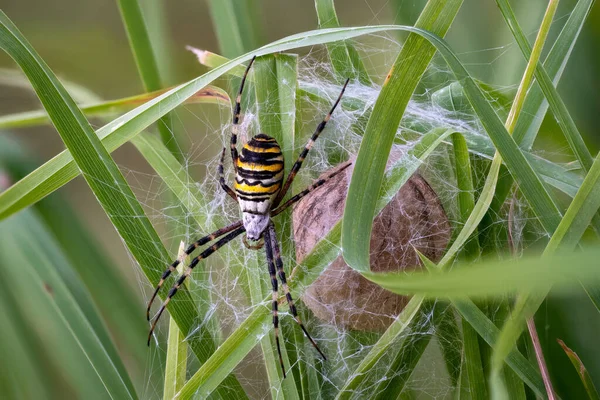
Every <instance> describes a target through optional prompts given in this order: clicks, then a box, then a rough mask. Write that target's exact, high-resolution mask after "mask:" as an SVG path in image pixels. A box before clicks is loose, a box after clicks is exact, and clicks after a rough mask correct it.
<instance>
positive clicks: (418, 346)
mask: <svg viewBox="0 0 600 400" xmlns="http://www.w3.org/2000/svg"><path fill="white" fill-rule="evenodd" d="M440 308H441V307H440V306H439V305H437V306H436V305H435V304H434V305H432V304H431V302H429V304H424V305H423V306H422V308H421V310H420V311H419V315H418V316H417V319H416V320H415V321H414V323H413V324H411V325H413V326H411V327H410V328H414V327H418V326H423V324H428V323H431V322H433V323H434V324H436V326H438V325H439V323H440V320H441V317H442V314H441V313H442V311H441V310H440ZM444 309H445V307H444ZM432 312H433V321H431V314H432ZM430 321H431V322H430ZM406 331H407V332H405V333H406V334H407V336H408V337H405V338H404V340H403V341H402V344H401V346H397V347H396V346H393V347H392V349H390V350H392V351H394V352H397V354H396V357H395V358H394V359H393V360H392V361H391V363H390V365H389V369H388V371H386V372H385V375H383V377H381V376H377V377H376V378H377V379H379V381H380V384H379V385H378V386H377V387H376V388H375V389H373V391H372V393H376V394H377V395H376V396H374V397H373V398H374V399H377V400H385V399H395V398H397V397H398V396H399V395H400V394H401V393H402V392H403V391H404V389H405V388H406V383H407V382H408V381H409V379H410V377H411V375H412V373H413V372H414V370H415V367H416V366H417V364H418V363H419V360H420V359H421V356H422V355H423V353H424V352H425V349H426V348H427V346H428V345H429V343H430V341H431V338H432V336H433V335H432V334H430V333H428V332H427V333H419V334H417V335H414V336H413V335H410V332H411V330H410V329H406ZM376 346H377V345H376ZM390 374H391V375H390ZM390 376H391V379H390V378H389V377H390ZM369 383H370V382H369Z"/></svg>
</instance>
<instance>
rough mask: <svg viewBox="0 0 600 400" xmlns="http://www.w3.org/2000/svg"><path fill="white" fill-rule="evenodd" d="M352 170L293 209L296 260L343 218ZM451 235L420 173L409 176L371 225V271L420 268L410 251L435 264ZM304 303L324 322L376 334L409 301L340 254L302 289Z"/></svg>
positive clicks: (388, 323) (416, 257)
mask: <svg viewBox="0 0 600 400" xmlns="http://www.w3.org/2000/svg"><path fill="white" fill-rule="evenodd" d="M352 168H353V167H350V168H348V170H347V171H346V173H342V174H340V175H338V176H336V177H334V178H333V179H332V180H331V181H330V182H328V183H327V184H325V185H323V186H322V187H321V188H319V189H317V190H315V191H314V192H312V193H310V194H309V195H307V196H306V197H305V198H304V199H302V201H301V202H300V203H298V205H297V206H296V207H295V208H294V212H293V224H294V239H295V243H296V258H297V260H298V261H301V260H302V259H303V258H304V257H305V256H306V255H307V254H308V253H310V251H311V250H312V248H313V247H314V246H315V245H316V244H317V243H318V242H319V240H321V239H322V238H323V237H324V236H325V235H326V234H327V233H328V232H329V230H330V229H331V228H332V227H333V226H334V225H335V224H336V223H337V222H338V221H339V220H340V218H341V217H342V215H343V211H344V204H345V200H346V194H347V192H348V186H349V184H350V177H351V175H352ZM332 171H333V170H330V171H327V172H326V173H325V174H323V176H324V175H326V174H329V173H331V172H332ZM450 234H451V232H450V224H449V223H448V218H447V217H446V213H445V212H444V209H443V208H442V205H441V204H440V201H439V199H438V197H437V195H436V194H435V192H434V191H433V190H432V189H431V187H430V186H429V184H428V183H427V182H426V181H425V180H424V179H423V178H422V177H421V176H420V175H419V174H414V175H413V176H412V177H411V178H410V179H409V180H408V181H407V182H406V184H405V185H404V186H403V187H402V188H401V189H400V191H399V192H398V193H396V195H395V196H394V198H393V199H392V201H390V203H389V204H388V205H387V206H386V207H385V208H384V209H383V210H382V212H381V213H380V214H379V215H378V216H377V217H376V218H375V220H374V222H373V231H372V235H371V271H374V272H389V271H404V270H412V269H415V268H420V261H419V258H418V256H417V254H416V252H415V251H414V249H417V250H419V251H420V252H421V253H423V254H424V255H426V256H427V257H428V258H429V259H431V260H433V261H438V260H439V259H440V258H441V256H442V255H443V252H444V250H445V248H446V245H447V244H448V241H449V239H450ZM303 300H304V303H305V304H306V305H307V306H308V307H309V308H310V309H311V310H312V312H313V313H314V314H315V315H316V316H317V317H318V318H320V319H321V320H323V321H325V322H327V323H331V324H334V325H336V326H338V327H344V328H350V329H354V330H359V331H371V332H380V331H384V330H385V329H386V328H387V327H388V326H389V325H390V324H391V323H392V321H393V320H394V318H395V317H396V316H397V315H398V314H399V313H400V312H401V311H402V309H403V308H404V306H405V305H406V303H407V302H408V300H409V297H406V296H399V295H396V294H393V293H391V292H389V291H387V290H385V289H382V288H381V287H379V286H378V285H376V284H374V283H372V282H370V281H368V280H367V279H365V278H363V277H362V276H361V275H360V274H359V273H358V272H356V271H354V270H352V269H351V268H350V267H348V265H347V264H346V263H345V262H344V259H343V258H342V256H341V255H340V256H339V257H338V258H337V259H335V261H333V263H331V265H329V267H328V268H327V269H326V270H325V271H324V272H323V273H322V274H321V276H319V278H318V279H317V280H316V281H315V282H314V283H313V284H312V285H311V286H310V287H309V288H308V289H307V290H306V292H305V293H304V296H303Z"/></svg>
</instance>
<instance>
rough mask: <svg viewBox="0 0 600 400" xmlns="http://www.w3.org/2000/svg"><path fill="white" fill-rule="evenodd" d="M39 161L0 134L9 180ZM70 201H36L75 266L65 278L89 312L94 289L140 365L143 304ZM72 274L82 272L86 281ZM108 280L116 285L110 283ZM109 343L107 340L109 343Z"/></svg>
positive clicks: (1, 166)
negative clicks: (139, 318)
mask: <svg viewBox="0 0 600 400" xmlns="http://www.w3.org/2000/svg"><path fill="white" fill-rule="evenodd" d="M34 160H35V157H33V156H32V155H31V154H28V152H26V151H24V150H23V148H22V147H21V146H19V144H18V143H17V141H16V140H12V139H11V137H10V136H7V135H4V136H1V137H0V170H2V174H3V175H5V176H8V178H9V179H10V180H13V181H14V180H17V179H19V178H21V177H23V176H25V175H26V174H27V173H29V172H31V170H33V169H34V167H35V164H36V163H35V161H34ZM66 204H67V199H66V198H64V197H63V196H62V194H61V193H55V195H54V196H50V197H47V198H45V199H44V200H42V201H40V202H38V203H37V204H36V205H35V209H36V210H37V211H38V213H39V216H40V217H41V218H42V219H43V220H44V222H45V225H46V226H47V227H48V229H50V230H51V231H52V233H53V235H54V237H55V238H56V240H57V241H58V242H59V243H60V245H61V248H62V250H63V252H64V253H65V254H66V256H67V257H68V259H69V261H70V265H72V266H73V268H74V271H72V272H71V273H68V272H67V271H69V270H68V269H66V268H64V269H61V271H64V272H65V273H64V274H63V279H64V281H65V283H67V285H68V286H69V287H70V288H71V289H72V292H73V295H74V296H75V297H76V300H77V302H78V303H79V305H80V307H82V308H83V309H84V311H85V305H86V303H89V304H92V302H91V301H90V300H89V299H87V298H86V297H87V296H84V295H83V294H84V293H85V290H84V289H83V288H84V287H86V288H87V289H88V290H89V292H90V294H91V295H92V298H93V300H94V303H95V304H96V305H97V306H98V308H99V309H100V312H101V314H102V316H103V317H104V319H105V321H106V323H107V325H108V326H109V328H110V331H111V333H112V334H113V335H114V337H115V339H116V341H117V342H120V343H122V344H124V345H125V346H126V348H127V355H128V356H129V357H132V358H133V359H132V360H131V364H130V365H137V366H140V368H141V366H142V365H144V362H145V360H146V346H145V344H144V343H140V341H139V337H140V336H141V335H144V332H145V330H146V327H145V324H144V323H143V321H140V320H138V318H137V317H138V316H139V310H140V307H141V306H142V304H141V302H140V301H139V299H138V298H137V297H136V296H135V293H134V292H132V291H131V290H130V287H129V285H128V284H127V281H126V277H125V276H124V275H123V274H122V273H120V271H119V270H118V268H116V267H115V265H114V263H113V262H112V260H110V259H109V258H108V257H107V254H106V252H105V251H104V250H103V249H102V248H100V247H99V246H98V242H97V241H95V240H94V239H93V238H92V237H91V234H90V232H89V230H88V229H86V227H85V226H84V225H83V223H82V221H81V220H80V219H79V218H77V216H76V214H75V211H74V210H73V209H71V208H70V207H69V206H67V205H66ZM57 210H60V212H57ZM90 260H93V262H90ZM73 272H74V273H73ZM72 275H79V277H80V278H81V281H83V283H84V285H81V282H80V281H79V280H78V279H74V278H73V276H72ZM106 282H111V284H110V285H107V284H106ZM78 294H81V296H78ZM88 307H89V308H88V309H89V310H93V306H88ZM85 315H86V316H88V317H89V319H90V324H92V325H93V326H94V329H95V330H96V332H99V329H100V328H101V327H103V324H102V322H101V319H100V318H97V319H96V320H94V318H95V317H96V313H95V312H92V311H89V312H87V311H86V312H85ZM102 329H103V328H102ZM106 338H108V333H107V334H106ZM109 341H110V340H108V342H109ZM108 342H104V341H103V343H105V346H106V343H108ZM111 345H112V344H111ZM115 353H116V352H115Z"/></svg>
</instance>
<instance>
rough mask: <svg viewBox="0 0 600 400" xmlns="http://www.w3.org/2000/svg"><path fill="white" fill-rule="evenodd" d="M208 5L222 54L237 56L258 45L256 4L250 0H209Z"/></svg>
mask: <svg viewBox="0 0 600 400" xmlns="http://www.w3.org/2000/svg"><path fill="white" fill-rule="evenodd" d="M208 5H209V9H210V16H211V19H212V21H213V24H214V28H215V31H216V34H217V40H218V41H219V47H220V48H221V51H222V52H223V54H225V55H226V56H228V57H237V56H239V55H241V54H244V53H246V52H247V51H250V50H251V49H256V48H257V47H258V46H259V45H260V40H261V31H260V29H259V28H260V22H259V21H258V20H257V17H258V15H259V12H258V10H257V9H258V8H260V6H259V5H258V4H255V2H253V1H250V0H238V1H235V0H210V1H209V2H208Z"/></svg>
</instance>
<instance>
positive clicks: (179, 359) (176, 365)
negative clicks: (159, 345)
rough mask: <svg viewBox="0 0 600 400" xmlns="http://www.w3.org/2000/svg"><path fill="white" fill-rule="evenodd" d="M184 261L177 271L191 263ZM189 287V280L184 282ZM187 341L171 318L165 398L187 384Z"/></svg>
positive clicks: (181, 250) (168, 397)
mask: <svg viewBox="0 0 600 400" xmlns="http://www.w3.org/2000/svg"><path fill="white" fill-rule="evenodd" d="M184 251H185V243H183V241H182V242H181V243H180V244H179V251H178V253H177V257H181V256H182V255H185V253H184ZM183 260H184V261H183V262H182V263H180V264H179V265H178V266H177V273H178V274H179V275H181V274H183V273H184V272H185V271H184V269H183V268H184V265H188V264H189V257H185V258H184V259H183ZM184 285H185V286H186V287H187V288H188V289H189V280H188V281H187V282H185V283H184ZM187 356H188V351H187V343H185V335H184V334H183V333H182V332H181V331H180V330H179V327H178V326H177V322H175V320H174V319H173V318H169V338H168V340H167V359H166V362H165V382H164V389H163V399H164V400H170V399H172V398H173V397H175V394H177V392H178V391H179V390H181V388H182V387H183V385H184V384H185V378H186V372H187Z"/></svg>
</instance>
